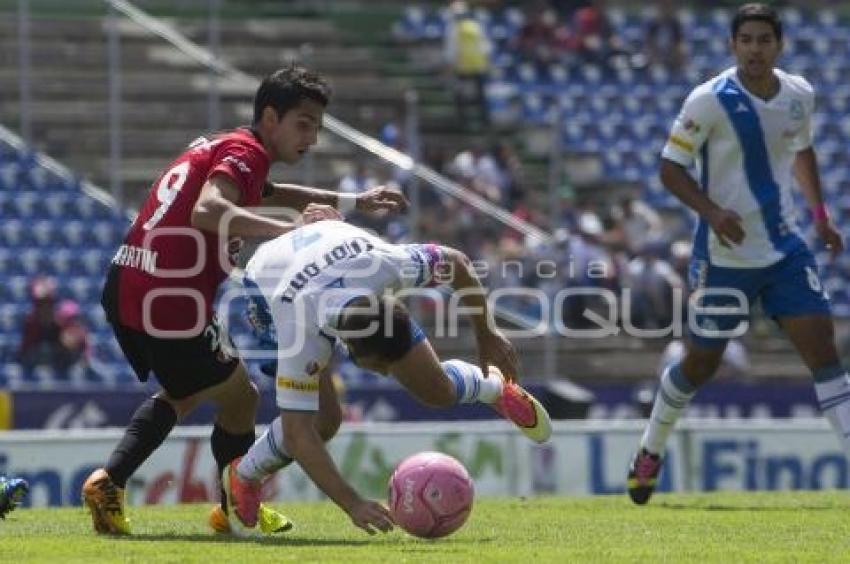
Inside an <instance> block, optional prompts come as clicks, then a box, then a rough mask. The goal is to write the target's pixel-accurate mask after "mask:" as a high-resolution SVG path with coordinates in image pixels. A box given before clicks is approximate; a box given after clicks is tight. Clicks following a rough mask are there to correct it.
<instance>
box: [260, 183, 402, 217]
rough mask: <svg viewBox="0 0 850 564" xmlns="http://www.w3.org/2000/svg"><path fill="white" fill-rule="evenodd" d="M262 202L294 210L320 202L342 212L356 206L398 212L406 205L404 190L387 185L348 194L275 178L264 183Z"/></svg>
mask: <svg viewBox="0 0 850 564" xmlns="http://www.w3.org/2000/svg"><path fill="white" fill-rule="evenodd" d="M263 203H264V204H266V205H271V206H280V207H285V208H292V209H294V210H297V211H302V210H303V209H304V208H306V207H307V205H308V204H311V203H314V204H323V205H326V206H332V207H336V209H338V210H339V211H341V212H342V213H347V212H349V211H353V210H355V209H356V210H359V211H364V212H375V211H380V210H387V211H391V212H398V211H401V210H403V209H405V208H406V207H407V206H408V201H407V198H405V197H404V194H402V193H401V192H399V191H398V190H394V189H392V188H388V187H386V186H375V187H374V188H371V189H369V190H367V191H365V192H363V193H361V194H348V193H341V192H333V191H330V190H321V189H319V188H310V187H309V186H300V185H298V184H278V183H276V182H267V183H266V187H265V190H264V198H263Z"/></svg>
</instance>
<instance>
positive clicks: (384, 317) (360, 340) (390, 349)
mask: <svg viewBox="0 0 850 564" xmlns="http://www.w3.org/2000/svg"><path fill="white" fill-rule="evenodd" d="M376 302H377V303H376ZM375 305H377V307H375ZM370 306H371V307H370ZM370 327H371V328H373V330H371V331H367V330H368V329H369V328H370ZM337 329H338V330H339V332H340V333H341V334H340V338H341V339H342V340H343V341H345V344H346V345H347V346H348V350H349V352H351V356H353V357H354V360H355V362H356V361H357V359H358V358H362V357H366V356H374V357H378V358H381V359H384V360H387V361H390V362H395V361H397V360H400V359H401V358H402V357H403V356H404V355H405V354H407V352H408V351H409V350H410V347H411V345H412V343H413V331H412V329H411V322H410V314H409V313H408V311H407V308H406V307H404V304H402V303H401V302H399V301H397V300H395V299H392V298H388V297H378V298H377V300H376V299H375V297H374V296H362V297H359V298H355V299H354V300H352V301H350V302H349V303H348V304H346V306H345V307H344V308H343V310H342V312H340V315H339V322H338V323H337ZM354 332H366V334H365V335H363V336H356V337H346V336H345V333H354Z"/></svg>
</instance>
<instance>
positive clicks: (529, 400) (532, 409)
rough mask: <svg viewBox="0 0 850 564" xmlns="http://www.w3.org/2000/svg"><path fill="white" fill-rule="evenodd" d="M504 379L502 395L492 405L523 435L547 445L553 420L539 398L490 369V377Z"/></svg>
mask: <svg viewBox="0 0 850 564" xmlns="http://www.w3.org/2000/svg"><path fill="white" fill-rule="evenodd" d="M494 376H497V377H499V378H502V380H503V382H504V384H503V385H502V395H501V396H499V398H498V399H497V400H496V401H495V403H492V404H490V405H491V406H492V407H493V409H495V410H496V411H497V412H498V413H499V414H500V415H501V416H502V417H504V418H505V419H507V420H509V421H511V422H513V424H514V425H516V426H517V427H519V430H520V431H522V433H523V434H524V435H525V436H526V437H528V438H529V439H531V440H532V441H534V442H536V443H545V442H546V441H548V440H549V437H551V436H552V420H551V419H550V418H549V413H548V412H547V411H546V408H545V407H543V406H542V405H541V404H540V402H539V401H537V398H535V397H534V396H532V395H531V394H529V393H528V392H526V391H525V390H524V389H522V387H521V386H520V385H519V384H517V383H516V382H508V381H507V380H505V379H504V376H502V372H501V371H500V370H499V369H498V368H496V367H495V366H491V367H490V377H491V378H492V377H494Z"/></svg>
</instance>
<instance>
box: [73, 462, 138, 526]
mask: <svg viewBox="0 0 850 564" xmlns="http://www.w3.org/2000/svg"><path fill="white" fill-rule="evenodd" d="M83 503H84V504H85V505H86V506H87V507H88V509H89V511H90V512H91V518H92V524H93V525H94V530H95V531H96V532H98V533H108V534H112V535H129V534H130V520H129V519H127V517H126V516H125V515H124V490H123V489H121V488H119V487H118V486H116V485H115V484H114V483H113V482H112V478H110V477H109V474H107V473H106V470H104V469H103V468H98V469H97V470H95V471H94V472H92V473H91V475H90V476H89V477H88V479H87V480H86V481H85V483H84V484H83Z"/></svg>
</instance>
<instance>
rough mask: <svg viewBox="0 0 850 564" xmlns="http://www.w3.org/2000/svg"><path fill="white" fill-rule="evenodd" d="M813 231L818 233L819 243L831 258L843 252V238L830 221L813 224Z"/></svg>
mask: <svg viewBox="0 0 850 564" xmlns="http://www.w3.org/2000/svg"><path fill="white" fill-rule="evenodd" d="M815 230H816V231H817V233H818V237H820V239H821V241H823V243H824V245H826V248H827V249H829V252H830V253H831V254H832V258H835V257H837V256H838V255H839V254H840V253H841V252H842V251H843V250H844V238H843V237H842V236H841V232H840V231H839V230H838V229H836V228H835V225H833V224H832V221H829V220H827V221H818V222H815Z"/></svg>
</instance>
